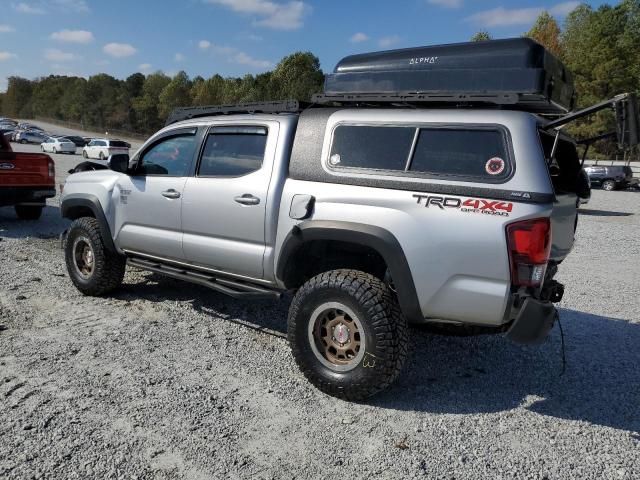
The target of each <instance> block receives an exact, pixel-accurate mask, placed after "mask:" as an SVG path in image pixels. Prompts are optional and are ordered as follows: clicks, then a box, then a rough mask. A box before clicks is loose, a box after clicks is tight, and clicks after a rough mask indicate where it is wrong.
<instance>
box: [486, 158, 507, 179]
mask: <svg viewBox="0 0 640 480" xmlns="http://www.w3.org/2000/svg"><path fill="white" fill-rule="evenodd" d="M504 167H505V163H504V160H503V159H501V158H500V157H493V158H490V159H489V160H488V161H487V163H486V164H485V166H484V169H485V170H486V171H487V173H488V174H489V175H500V174H501V173H502V172H504Z"/></svg>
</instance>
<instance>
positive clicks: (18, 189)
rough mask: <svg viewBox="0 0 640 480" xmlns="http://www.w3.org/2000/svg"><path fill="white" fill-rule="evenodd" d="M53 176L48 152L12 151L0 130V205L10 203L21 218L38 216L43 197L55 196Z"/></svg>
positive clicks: (53, 170) (52, 165)
mask: <svg viewBox="0 0 640 480" xmlns="http://www.w3.org/2000/svg"><path fill="white" fill-rule="evenodd" d="M55 178H56V171H55V166H54V163H53V160H52V159H51V157H50V156H49V155H45V154H43V153H22V152H14V151H12V149H11V145H10V144H9V141H8V140H7V138H6V137H5V136H4V135H3V134H2V132H1V131H0V207H7V206H12V205H13V206H14V207H15V209H16V214H17V215H18V217H19V218H22V219H24V220H36V219H38V218H40V215H41V214H42V209H43V208H44V206H45V203H46V200H47V198H51V197H55V195H56V187H55Z"/></svg>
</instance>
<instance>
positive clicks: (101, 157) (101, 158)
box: [98, 152, 104, 161]
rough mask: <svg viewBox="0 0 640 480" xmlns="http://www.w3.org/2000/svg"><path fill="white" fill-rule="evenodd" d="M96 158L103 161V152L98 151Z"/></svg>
mask: <svg viewBox="0 0 640 480" xmlns="http://www.w3.org/2000/svg"><path fill="white" fill-rule="evenodd" d="M98 158H99V159H100V160H103V161H104V153H102V152H100V153H99V154H98Z"/></svg>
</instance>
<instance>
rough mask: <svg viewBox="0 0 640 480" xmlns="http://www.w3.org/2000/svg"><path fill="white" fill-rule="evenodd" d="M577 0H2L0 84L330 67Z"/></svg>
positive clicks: (502, 34)
mask: <svg viewBox="0 0 640 480" xmlns="http://www.w3.org/2000/svg"><path fill="white" fill-rule="evenodd" d="M579 3H581V2H578V1H549V0H172V1H166V0H155V1H152V0H102V1H98V0H0V91H4V90H5V89H6V78H7V77H8V76H12V75H18V76H22V77H26V78H36V77H39V76H45V75H50V74H55V75H78V76H84V77H89V76H91V75H94V74H97V73H108V74H111V75H113V76H115V77H118V78H126V77H127V76H128V75H130V74H132V73H135V72H142V73H151V72H154V71H157V70H162V71H164V72H165V73H167V74H169V75H174V74H175V73H177V72H178V71H180V70H184V71H186V72H187V73H188V74H189V76H191V77H194V76H196V75H201V76H203V77H205V78H208V77H210V76H212V75H214V74H216V73H219V74H221V75H223V76H241V75H244V74H246V73H252V74H256V73H260V72H263V71H266V70H270V69H272V68H273V67H274V66H275V65H276V64H277V63H278V61H279V60H280V59H282V57H284V56H286V55H288V54H290V53H293V52H295V51H311V52H313V53H314V54H315V55H317V56H318V57H319V58H320V62H321V66H322V68H323V70H325V71H329V70H331V69H333V67H334V66H335V64H336V63H337V62H338V60H340V58H342V57H344V56H346V55H349V54H353V53H362V52H368V51H376V50H388V49H393V48H404V47H413V46H420V45H432V44H440V43H452V42H461V41H467V40H469V38H470V37H471V36H472V35H473V34H474V33H475V32H477V31H479V30H487V31H489V32H490V34H491V35H492V36H493V37H494V38H507V37H513V36H520V35H521V34H522V33H523V32H525V31H527V30H528V29H529V28H530V26H531V25H532V23H533V22H534V21H535V19H536V17H537V16H538V14H539V13H540V12H541V11H543V10H547V11H549V12H550V13H551V14H552V15H554V16H555V17H556V18H557V19H558V21H559V22H562V21H563V20H564V18H565V16H566V15H567V13H568V12H570V11H571V10H572V9H573V8H575V7H576V6H577V5H578V4H579ZM584 3H588V4H590V5H592V6H593V7H597V6H598V5H600V4H602V3H605V2H601V1H586V2H584ZM614 3H615V2H614Z"/></svg>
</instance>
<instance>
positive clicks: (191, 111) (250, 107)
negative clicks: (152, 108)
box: [165, 100, 307, 126]
mask: <svg viewBox="0 0 640 480" xmlns="http://www.w3.org/2000/svg"><path fill="white" fill-rule="evenodd" d="M306 106H307V104H306V103H304V102H299V101H298V100H278V101H272V102H249V103H236V104H229V105H211V106H206V107H183V108H176V109H175V110H174V111H173V112H171V115H169V118H168V119H167V123H166V124H165V126H166V125H171V124H172V123H176V122H181V121H182V120H189V119H190V118H198V117H209V116H214V115H231V114H239V113H249V114H254V113H297V112H300V111H302V110H303V109H304V108H305V107H306Z"/></svg>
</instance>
